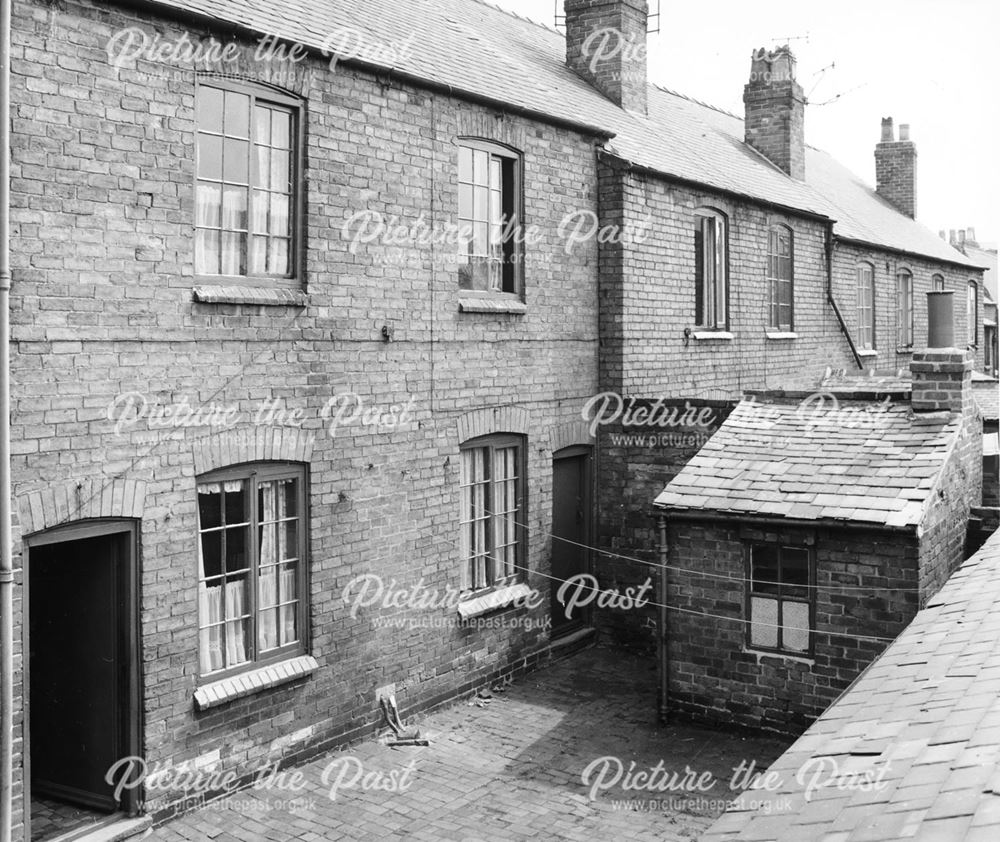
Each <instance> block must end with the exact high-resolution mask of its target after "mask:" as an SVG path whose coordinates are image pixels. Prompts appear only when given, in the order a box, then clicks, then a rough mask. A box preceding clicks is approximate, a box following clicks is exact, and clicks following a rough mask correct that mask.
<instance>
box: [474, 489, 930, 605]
mask: <svg viewBox="0 0 1000 842" xmlns="http://www.w3.org/2000/svg"><path fill="white" fill-rule="evenodd" d="M483 511H484V512H485V513H486V514H488V515H491V516H492V517H501V518H503V519H504V520H506V521H509V522H511V523H513V524H514V525H515V526H519V527H521V528H522V529H525V530H527V531H529V532H532V531H533V532H535V533H536V534H537V533H540V534H542V535H545V536H547V537H549V538H554V539H555V540H556V541H561V542H562V543H564V544H570V545H572V546H574V547H580V548H581V549H584V550H592V551H593V552H595V553H598V554H599V555H603V556H608V557H610V558H618V559H621V560H622V561H632V562H635V563H636V564H645V565H647V566H649V567H656V568H659V569H661V570H673V571H676V572H678V573H691V574H693V575H695V576H705V577H707V578H710V579H722V580H724V581H726V582H737V583H740V584H746V582H747V581H748V579H747V577H746V576H743V577H736V576H727V575H725V574H724V573H711V572H709V571H707V570H694V569H693V568H690V567H680V566H678V565H674V564H660V563H659V562H656V561H649V560H648V559H643V558H634V557H633V556H627V555H622V554H621V553H615V552H611V551H610V550H603V549H601V548H600V547H592V546H590V545H589V544H581V543H579V542H578V541H571V540H569V539H568V538H562V537H560V536H558V535H554V534H553V533H551V532H546V531H545V530H544V529H533V528H532V527H530V526H528V525H527V524H524V523H520V522H518V521H516V520H514V519H513V518H508V517H504V516H503V514H502V513H498V512H491V511H489V510H488V509H483ZM753 581H754V582H756V583H758V584H761V585H781V584H786V585H787V583H782V582H775V581H771V580H768V579H754V580H753ZM795 587H797V588H810V589H815V590H823V591H864V592H865V593H869V594H870V593H871V592H872V589H871V588H870V587H866V586H864V585H840V584H831V585H808V584H806V585H801V584H797V585H795ZM892 590H893V591H896V592H908V593H920V588H898V587H893V588H892Z"/></svg>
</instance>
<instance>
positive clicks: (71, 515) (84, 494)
mask: <svg viewBox="0 0 1000 842" xmlns="http://www.w3.org/2000/svg"><path fill="white" fill-rule="evenodd" d="M145 505H146V483H145V481H143V480H138V479H124V478H122V477H116V478H115V479H88V480H73V481H70V482H63V483H56V484H54V485H49V486H47V487H46V488H41V489H37V490H34V491H26V492H24V493H23V494H19V495H18V496H17V512H18V517H19V518H20V526H21V532H22V534H23V535H31V534H33V533H35V532H43V531H45V530H47V529H52V528H53V527H56V526H62V525H64V524H67V523H73V522H74V521H78V520H87V519H92V518H135V519H141V518H142V513H143V509H144V508H145Z"/></svg>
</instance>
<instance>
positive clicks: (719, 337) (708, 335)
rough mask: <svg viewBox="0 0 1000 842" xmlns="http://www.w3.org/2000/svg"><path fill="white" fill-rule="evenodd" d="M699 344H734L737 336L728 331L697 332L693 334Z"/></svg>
mask: <svg viewBox="0 0 1000 842" xmlns="http://www.w3.org/2000/svg"><path fill="white" fill-rule="evenodd" d="M691 336H693V337H694V338H695V339H697V340H698V341H699V342H705V341H709V342H711V341H713V340H714V341H716V342H732V341H733V340H734V339H735V338H736V336H735V335H734V334H732V333H730V332H729V331H728V330H696V331H695V332H694V333H692V334H691Z"/></svg>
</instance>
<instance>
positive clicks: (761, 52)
mask: <svg viewBox="0 0 1000 842" xmlns="http://www.w3.org/2000/svg"><path fill="white" fill-rule="evenodd" d="M795 68H796V61H795V55H794V54H793V53H792V51H791V49H790V48H789V47H788V45H787V44H786V45H784V46H781V47H776V48H775V49H774V50H770V51H769V50H766V49H764V48H763V47H761V48H760V49H758V50H754V51H753V52H752V53H751V54H750V80H749V82H747V84H746V86H745V87H744V88H743V104H744V121H743V126H744V132H745V134H744V139H745V140H746V143H747V145H748V146H752V147H753V148H754V149H756V150H757V151H758V152H760V154H761V155H763V156H764V157H765V158H767V159H768V160H769V161H770V162H771V163H772V164H774V165H775V166H776V167H778V168H779V169H781V170H783V171H784V172H785V173H787V174H788V175H790V176H791V177H792V178H795V179H798V180H799V181H803V180H805V174H806V153H805V148H806V144H805V106H806V97H805V93H804V92H803V90H802V86H801V85H799V83H798V82H797V81H796V80H795Z"/></svg>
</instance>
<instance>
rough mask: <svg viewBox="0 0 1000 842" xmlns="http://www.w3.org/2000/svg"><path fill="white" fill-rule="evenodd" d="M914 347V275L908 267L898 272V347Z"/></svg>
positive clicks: (902, 348)
mask: <svg viewBox="0 0 1000 842" xmlns="http://www.w3.org/2000/svg"><path fill="white" fill-rule="evenodd" d="M912 347H913V275H912V274H911V273H910V271H909V270H908V269H900V270H899V271H898V272H896V348H897V349H899V350H901V351H902V350H907V349H909V348H912Z"/></svg>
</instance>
